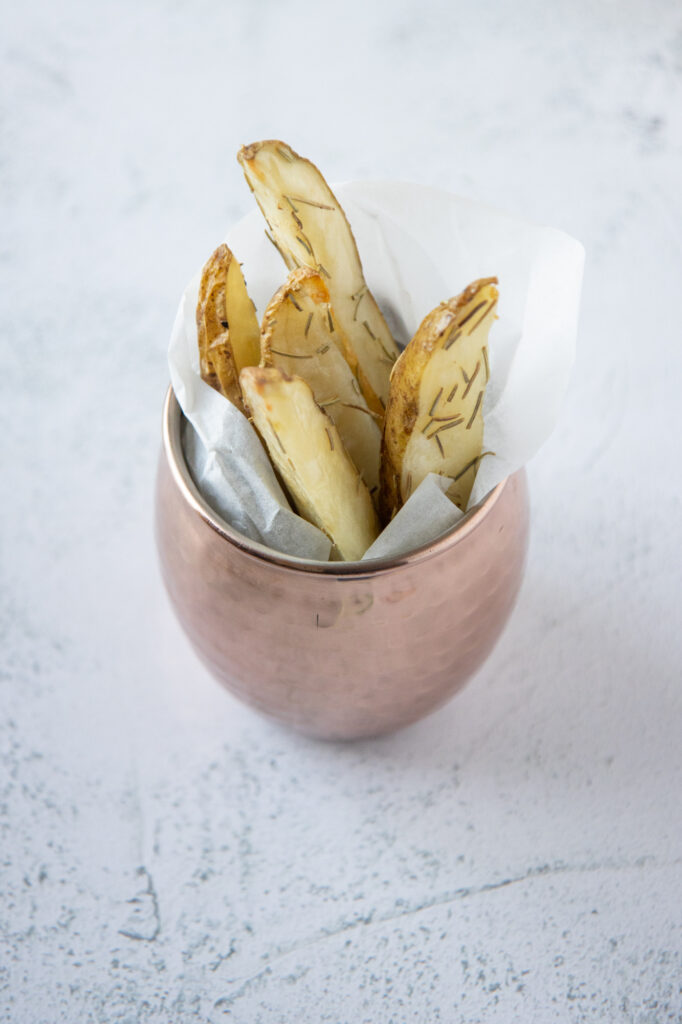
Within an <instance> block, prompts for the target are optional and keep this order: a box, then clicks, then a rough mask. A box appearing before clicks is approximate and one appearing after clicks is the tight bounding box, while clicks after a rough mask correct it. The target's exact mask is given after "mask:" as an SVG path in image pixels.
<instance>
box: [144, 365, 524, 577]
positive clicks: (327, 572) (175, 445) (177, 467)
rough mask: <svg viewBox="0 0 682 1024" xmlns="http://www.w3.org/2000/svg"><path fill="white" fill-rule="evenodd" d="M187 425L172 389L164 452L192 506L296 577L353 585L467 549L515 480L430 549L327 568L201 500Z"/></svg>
mask: <svg viewBox="0 0 682 1024" xmlns="http://www.w3.org/2000/svg"><path fill="white" fill-rule="evenodd" d="M183 421H184V422H187V420H186V417H185V415H184V413H183V411H182V409H181V408H180V403H179V402H178V400H177V397H176V395H175V392H174V391H173V387H172V385H169V387H168V391H167V392H166V398H165V401H164V407H163V431H162V433H163V451H164V455H165V458H166V462H167V465H168V467H169V469H170V471H171V474H172V476H173V479H174V481H175V484H176V486H177V487H178V489H179V491H180V493H181V494H182V497H183V499H184V500H185V502H186V504H188V505H189V506H190V507H191V508H192V509H193V510H194V512H195V513H197V514H198V515H199V516H200V517H201V519H203V521H204V522H205V523H206V524H207V526H209V527H210V528H211V529H212V530H213V531H214V532H215V533H217V534H218V535H219V536H221V537H223V539H224V540H226V541H228V543H230V544H232V545H233V546H235V547H237V548H240V549H241V550H242V551H243V552H244V553H245V554H247V555H250V556H251V557H253V558H257V559H258V560H259V561H263V562H270V563H271V564H272V565H276V566H279V567H281V568H285V569H289V570H291V571H292V572H305V573H314V574H318V575H324V576H337V577H349V576H350V577H352V578H353V579H360V578H362V577H363V576H375V575H377V574H378V573H384V572H390V571H392V570H395V569H399V568H401V567H403V566H406V565H414V564H416V563H419V562H423V561H426V560H427V559H430V558H433V557H434V556H436V555H437V554H440V553H441V552H443V551H446V550H449V549H450V548H452V547H454V546H455V545H456V544H459V543H461V542H462V541H463V540H464V539H465V538H466V537H467V536H468V535H469V534H470V533H471V532H472V531H473V530H475V529H476V528H477V527H478V526H479V525H480V523H481V522H482V521H483V520H484V519H485V518H486V516H487V515H488V513H489V512H490V511H491V509H492V508H493V506H494V505H495V504H496V503H497V502H498V501H499V499H500V497H501V495H502V492H503V491H504V489H505V487H506V486H507V485H508V483H509V481H510V479H511V477H506V478H505V479H504V480H502V481H501V482H500V483H499V484H497V486H496V487H494V488H493V489H492V491H490V493H489V494H488V495H486V497H485V498H484V499H483V501H482V502H480V503H479V504H478V505H475V506H474V507H473V508H472V509H470V510H469V511H468V512H467V513H465V515H464V516H463V517H462V519H460V520H459V522H457V523H456V524H455V525H454V526H453V527H451V528H450V529H449V530H447V531H446V532H445V533H442V534H440V535H439V536H438V537H436V538H435V539H434V540H432V541H428V542H427V543H426V544H422V545H420V547H417V548H414V549H413V550H412V551H409V552H407V553H405V554H399V555H388V556H384V557H383V558H368V559H366V560H364V561H357V562H321V561H318V560H315V559H312V558H301V557H299V556H297V555H287V554H284V553H283V552H279V551H275V550H274V548H270V547H268V546H267V544H262V543H261V542H260V541H255V540H251V539H250V538H249V537H246V536H245V535H244V534H242V533H239V531H238V530H235V529H234V527H232V526H230V524H229V523H228V522H227V521H226V520H225V519H223V518H222V516H220V515H219V514H218V513H217V512H216V511H215V509H214V508H213V507H212V506H211V505H210V504H209V503H208V501H207V500H206V499H205V498H204V496H203V495H202V494H201V491H200V490H199V488H198V487H197V485H196V483H195V482H194V480H193V479H192V474H191V473H190V470H189V466H188V465H187V460H186V458H185V453H184V450H183V445H182V430H181V428H182V423H183Z"/></svg>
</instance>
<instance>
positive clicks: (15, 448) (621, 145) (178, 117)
mask: <svg viewBox="0 0 682 1024" xmlns="http://www.w3.org/2000/svg"><path fill="white" fill-rule="evenodd" d="M309 10H310V7H309V5H308V6H306V5H304V4H302V3H284V4H275V3H272V4H266V3H264V2H261V3H257V2H252V3H249V4H247V3H242V4H234V3H232V4H230V3H223V4H220V3H207V2H203V3H202V2H199V3H194V4H189V3H186V2H175V3H167V4H162V3H160V2H159V3H153V2H148V3H136V4H133V3H129V2H125V3H120V4H111V5H107V6H105V5H89V4H86V3H85V2H82V3H78V2H76V0H64V2H62V3H60V4H58V5H48V4H47V3H38V2H35V3H29V4H16V5H14V7H13V8H12V11H11V14H9V15H6V16H5V19H4V22H5V25H4V28H3V38H2V43H1V44H0V46H1V47H2V54H3V59H2V88H1V90H0V97H1V98H0V123H1V124H2V138H3V145H2V162H1V164H0V175H1V183H2V201H3V212H2V233H1V242H0V244H1V246H2V252H1V257H0V258H1V261H2V262H1V268H2V290H1V295H0V303H1V307H0V312H1V315H2V323H3V331H2V364H1V365H2V372H1V374H0V395H1V400H0V416H1V419H2V422H1V428H2V439H3V440H2V447H1V448H0V459H1V460H2V481H3V498H2V504H1V506H0V509H1V511H0V517H1V521H2V552H1V558H2V576H1V581H2V604H1V605H0V631H1V635H2V645H1V649H0V658H1V661H2V705H1V722H0V728H1V734H0V741H1V744H2V747H1V751H2V753H1V760H0V890H1V894H2V895H1V901H0V928H1V938H2V945H1V947H0V1012H2V1014H3V1016H2V1020H3V1021H12V1022H13V1024H14V1022H19V1024H57V1022H82V1021H88V1022H89V1021H95V1022H110V1021H117V1022H119V1021H120V1022H126V1024H128V1022H130V1024H132V1022H154V1024H161V1022H166V1021H168V1022H174V1024H175V1022H178V1024H185V1022H188V1021H206V1022H211V1024H213V1022H217V1021H222V1020H233V1021H238V1022H244V1024H247V1022H249V1024H251V1022H263V1024H275V1022H279V1021H317V1020H324V1021H330V1022H349V1024H350V1022H353V1024H358V1022H362V1021H368V1022H369V1021H371V1022H372V1024H375V1022H396V1024H397V1022H402V1021H429V1022H430V1021H444V1022H448V1024H449V1022H452V1024H458V1022H466V1024H473V1022H477V1021H485V1022H486V1024H488V1022H493V1024H499V1022H501V1021H517V1020H523V1021H539V1022H548V1021H568V1022H571V1024H574V1022H581V1021H593V1020H605V1021H618V1022H621V1021H622V1022H626V1021H627V1022H635V1024H644V1022H646V1024H653V1022H656V1024H657V1022H659V1021H661V1022H662V1021H680V1020H682V993H681V986H682V834H681V832H682V825H681V822H680V813H681V812H680V792H681V790H682V742H681V740H682V707H681V696H680V674H681V673H680V662H681V660H682V659H681V658H680V654H681V653H682V645H681V642H680V628H679V626H680V623H679V599H680V580H679V577H680V541H681V539H682V537H681V533H682V528H681V525H680V524H681V520H682V516H681V511H682V509H681V502H680V489H679V438H680V427H681V423H680V403H679V395H680V383H681V381H682V345H681V344H680V304H679V297H678V296H679V284H680V277H681V274H682V238H681V228H680V199H679V188H680V181H681V180H682V14H681V12H680V8H679V5H677V4H673V3H670V2H666V0H641V2H637V3H635V2H632V0H625V2H621V3H618V4H616V3H606V2H594V0H590V2H587V0H575V2H573V3H571V4H568V3H567V4H561V5H559V4H544V3H540V2H537V3H536V2H533V0H518V2H516V3H515V4H513V5H511V4H509V5H503V4H501V3H500V4H493V3H491V2H489V0H483V2H481V3H478V4H467V5H464V4H452V5H449V4H445V3H443V4H442V5H440V6H439V5H437V4H433V3H431V4H429V3H417V2H416V0H410V2H398V3H395V2H394V3H390V4H389V3H375V4H369V3H364V2H360V0H350V2H347V3H345V4H344V5H343V11H344V13H342V14H338V15H334V16H333V15H332V14H331V13H325V10H326V9H325V8H319V7H318V8H317V9H316V21H315V24H314V25H308V24H307V23H306V22H307V11H309ZM270 135H278V136H281V137H283V138H286V139H287V140H288V141H290V142H291V144H292V145H293V146H294V147H295V148H297V149H299V150H300V151H301V152H304V153H307V154H309V155H310V156H311V157H313V158H314V159H316V160H317V161H318V162H319V163H320V165H321V166H322V167H323V168H324V170H325V171H326V172H327V173H328V174H329V176H330V177H333V178H336V179H343V178H362V177H365V178H366V177H377V178H379V177H383V178H386V177H401V178H405V179H408V180H410V179H412V180H416V181H424V182H427V183H433V184H437V185H440V186H443V187H446V188H449V189H451V190H453V191H458V192H461V193H464V194H469V195H471V196H474V197H476V198H481V199H484V200H487V201H490V202H493V203H494V204H496V205H498V206H500V207H502V208H506V209H508V210H509V211H510V212H512V213H517V214H519V215H521V216H524V217H527V218H529V219H535V220H539V221H545V222H548V223H551V224H555V225H556V226H558V227H562V228H564V229H566V230H567V231H569V232H571V233H572V234H574V235H575V236H576V237H578V238H580V239H581V240H582V241H583V242H584V243H585V244H586V247H587V251H588V262H587V267H586V280H585V291H584V303H583V316H582V323H581V331H580V356H579V362H578V371H577V374H576V376H575V380H574V384H573V386H572V389H571V393H570V396H569V400H568V402H567V406H566V409H565V413H564V415H563V417H562V420H561V423H560V427H559V429H558V430H557V432H556V433H555V435H554V436H553V438H552V440H551V442H550V443H549V444H548V445H547V446H546V447H545V448H544V449H543V451H542V453H541V454H540V455H539V456H538V457H537V458H536V459H535V460H534V461H533V464H532V466H531V470H530V480H531V487H532V495H533V500H534V524H533V536H532V546H531V553H530V561H529V566H528V574H527V579H526V583H525V586H524V589H523V591H522V594H521V598H520V601H519V605H518V608H517V610H516V612H515V614H514V617H513V620H512V622H511V625H510V627H509V629H508V630H507V632H506V634H505V636H504V638H503V640H502V642H501V643H500V645H499V646H498V648H497V650H496V651H495V653H494V655H493V656H492V657H491V659H490V660H489V662H488V663H487V665H486V666H485V668H484V669H483V670H482V671H481V672H480V674H479V675H478V677H477V678H476V680H475V681H474V682H473V683H472V684H471V685H470V686H469V688H468V689H467V690H466V691H465V692H464V693H463V694H461V695H460V696H459V697H457V698H456V699H455V701H454V702H453V703H452V704H451V705H449V706H448V707H447V708H446V709H445V710H443V711H442V712H440V713H439V714H438V715H436V716H434V717H433V718H431V719H429V720H427V721H425V722H423V723H421V724H420V725H418V726H416V727H414V728H412V729H410V730H408V731H406V732H404V733H402V734H400V735H397V736H395V737H392V738H390V739H385V740H382V741H380V742H373V743H363V744H360V745H356V746H345V747H344V746H325V745H320V744H317V743H313V742H310V741H306V740H301V739H298V738H296V737H294V736H291V735H289V734H287V733H285V732H283V731H281V730H279V729H278V728H276V727H274V726H271V725H269V724H267V723H264V722H262V721H261V720H260V719H259V718H257V717H256V716H254V715H253V714H252V713H251V712H249V711H247V710H245V709H243V708H241V707H240V706H238V705H237V704H236V703H235V702H234V701H233V700H232V699H231V698H230V697H228V696H227V695H226V694H224V693H223V692H222V691H221V690H220V689H219V688H218V687H217V686H216V685H215V684H214V683H213V682H212V680H211V679H210V678H209V677H208V676H207V674H206V673H205V672H204V671H203V669H201V668H200V667H199V666H198V664H197V662H196V660H195V658H194V656H193V655H192V653H191V652H190V650H189V649H188V647H187V645H186V644H185V642H184V640H183V638H182V637H181V635H180V634H179V631H178V629H177V628H176V625H175V622H174V621H173V619H172V617H171V614H170V611H169V608H168V606H167V604H166V601H165V598H164V595H163V593H162V590H161V586H160V583H159V578H158V573H157V568H156V561H155V555H154V550H153V541H152V533H151V525H150V524H151V507H152V485H153V476H154V465H155V459H156V453H157V445H158V436H159V414H160V406H161V400H162V397H163V391H164V385H165V380H166V367H165V348H166V342H167V337H168V332H169V329H170V325H171V322H172V317H173V313H174V310H175V306H176V303H177V298H178V295H179V294H180V292H181V290H182V288H183V287H184V285H185V283H186V281H187V279H188V277H189V276H190V274H191V272H192V271H193V269H194V268H195V267H196V266H197V265H198V264H199V263H200V262H201V261H202V259H203V258H204V257H205V256H206V254H207V253H208V252H209V251H210V250H211V248H212V246H213V244H214V241H215V239H216V238H218V237H220V235H221V234H222V232H223V230H224V228H225V226H226V225H227V224H229V223H230V222H232V221H233V220H235V219H236V218H237V217H238V216H240V215H241V214H242V213H243V212H244V211H245V210H247V209H248V207H249V201H250V200H249V195H248V191H247V189H246V188H245V186H244V184H243V182H242V181H241V179H240V174H239V171H238V167H237V165H236V162H235V160H234V152H235V150H236V148H237V146H238V144H239V143H241V142H245V141H250V140H252V139H256V138H262V137H267V136H270ZM180 139H182V140H183V141H182V143H181V142H180ZM132 900H137V902H131V901H132Z"/></svg>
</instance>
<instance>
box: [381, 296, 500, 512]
mask: <svg viewBox="0 0 682 1024" xmlns="http://www.w3.org/2000/svg"><path fill="white" fill-rule="evenodd" d="M496 284H497V278H495V277H489V278H484V279H481V280H479V281H474V283H473V284H470V285H469V287H468V288H465V290H464V291H463V292H462V293H461V295H458V296H456V297H455V298H453V299H450V300H449V301H447V302H442V303H441V304H440V306H437V307H436V309H434V310H432V311H431V312H430V313H429V314H428V316H427V317H426V318H425V319H424V320H423V321H422V323H421V325H420V326H419V328H418V330H417V333H416V334H415V336H414V337H413V338H412V341H411V342H410V343H409V345H408V346H407V347H406V349H405V351H404V352H403V353H402V355H401V356H400V358H399V359H398V361H397V363H396V364H395V367H394V370H393V374H392V375H391V393H390V396H389V401H388V406H387V409H386V420H385V423H384V436H383V442H382V463H381V513H382V516H383V517H384V518H385V520H386V521H388V520H390V519H391V518H392V516H393V515H395V513H396V512H397V511H398V509H399V508H400V507H401V505H403V504H404V503H405V502H406V501H407V499H408V498H409V496H410V494H411V493H412V492H413V491H414V490H415V489H416V488H417V487H418V486H419V484H420V483H421V482H422V480H423V479H424V477H425V476H426V475H427V474H428V473H440V474H441V475H442V476H448V477H451V478H452V480H453V483H452V486H451V487H450V488H449V490H448V494H449V496H450V497H451V498H452V500H453V501H454V503H455V504H456V505H458V506H459V507H460V508H461V509H462V511H464V510H466V506H467V502H468V501H469V495H470V494H471V488H472V487H473V483H474V479H475V476H476V470H477V468H478V463H479V462H480V460H481V458H482V457H483V455H482V449H483V413H482V406H483V396H484V394H485V388H486V384H487V383H488V378H489V376H490V373H489V364H488V347H487V346H488V331H489V330H490V326H491V324H492V322H493V320H494V319H495V315H494V309H495V306H496V305H497V298H498V291H497V288H496V287H495V285H496Z"/></svg>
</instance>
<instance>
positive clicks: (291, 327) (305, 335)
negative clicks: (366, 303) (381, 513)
mask: <svg viewBox="0 0 682 1024" xmlns="http://www.w3.org/2000/svg"><path fill="white" fill-rule="evenodd" d="M341 335H342V331H341V328H340V327H339V325H338V324H337V323H336V320H335V316H334V313H333V312H332V308H331V306H330V303H329V291H328V289H327V285H326V284H325V281H324V278H322V277H321V275H320V274H318V273H317V272H316V271H314V270H308V268H307V267H300V268H299V269H298V270H294V271H293V272H292V273H291V274H290V275H289V278H288V280H287V282H286V284H284V285H282V287H281V288H280V289H279V291H278V292H277V293H276V295H275V296H274V297H273V299H272V300H271V302H270V304H269V305H268V308H267V309H266V310H265V316H264V317H263V323H262V326H261V366H277V367H278V368H279V369H280V370H284V372H285V373H289V374H297V375H298V376H299V377H302V378H303V380H305V381H306V382H307V383H308V384H309V385H310V387H311V388H312V391H313V395H314V397H315V401H316V402H317V404H318V405H319V406H321V407H322V408H323V409H324V410H325V412H326V413H327V414H328V415H329V417H330V419H331V420H332V421H333V422H334V424H335V425H336V428H337V430H338V432H339V434H340V435H341V440H342V441H343V443H344V445H345V447H346V450H347V451H348V454H349V455H350V457H351V459H352V460H353V462H354V463H355V465H356V466H357V468H358V469H359V470H360V474H361V476H362V478H363V480H364V481H365V483H366V484H367V486H368V487H369V491H370V494H371V495H372V496H373V497H374V498H376V500H378V497H379V455H380V448H381V430H380V429H379V427H378V426H377V423H376V418H375V414H374V413H372V412H370V410H369V408H368V407H367V402H366V401H365V399H364V396H363V395H362V393H361V391H360V387H359V385H358V382H357V379H356V377H355V375H354V374H353V371H352V370H351V368H350V366H349V365H348V363H347V362H346V360H345V358H344V356H343V355H342V351H343V348H344V344H343V338H342V337H341Z"/></svg>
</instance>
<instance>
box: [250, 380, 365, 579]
mask: <svg viewBox="0 0 682 1024" xmlns="http://www.w3.org/2000/svg"><path fill="white" fill-rule="evenodd" d="M240 382H241V388H242V394H243V395H244V402H245V404H246V406H247V409H248V411H249V413H250V415H251V418H252V420H253V423H254V425H255V427H256V429H257V430H258V432H259V434H260V435H261V437H262V438H263V441H264V442H265V445H266V447H267V450H268V454H269V456H270V459H271V461H272V463H273V464H274V466H275V467H276V468H277V469H278V470H279V473H280V475H281V477H282V479H283V480H284V483H285V485H286V487H287V488H288V490H289V493H290V494H291V497H292V499H293V502H294V505H295V506H296V510H297V511H298V512H299V513H300V515H302V516H303V518H304V519H307V520H308V522H310V523H314V524H315V526H318V527H319V528H320V529H321V530H323V531H324V532H325V533H326V534H327V536H328V537H329V538H330V540H331V541H332V543H333V545H334V551H333V552H332V557H337V558H339V557H340V558H342V559H345V560H346V561H356V560H357V559H359V558H361V557H362V555H363V554H364V553H365V551H366V550H367V548H368V547H369V546H370V544H371V543H372V542H373V541H374V540H375V539H376V537H377V535H378V533H379V522H378V519H377V515H376V512H375V511H374V505H373V504H372V499H371V498H370V495H369V491H368V490H367V487H366V486H365V484H364V483H363V481H362V478H361V476H360V474H359V473H358V471H357V469H356V468H355V466H354V465H353V463H352V461H351V459H350V457H349V455H348V453H347V451H346V449H345V448H344V446H343V443H342V441H341V438H340V436H339V432H338V430H337V429H336V427H335V426H334V424H333V423H332V421H331V420H330V418H329V417H328V416H327V414H326V413H325V412H324V410H323V409H320V407H319V406H318V405H317V403H316V402H315V399H314V398H313V393H312V391H311V389H310V387H309V386H308V384H306V382H305V381H304V380H301V378H300V377H290V376H289V375H288V374H286V373H284V372H283V371H282V370H279V369H277V368H276V367H274V366H271V367H251V366H249V367H246V368H245V369H243V370H242V372H241V374H240Z"/></svg>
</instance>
